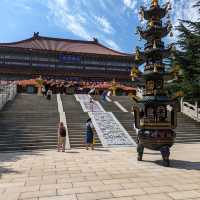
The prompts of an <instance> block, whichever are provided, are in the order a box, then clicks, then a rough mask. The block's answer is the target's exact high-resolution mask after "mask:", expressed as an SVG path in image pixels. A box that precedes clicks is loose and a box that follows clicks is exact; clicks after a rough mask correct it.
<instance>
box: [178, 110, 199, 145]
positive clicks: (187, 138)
mask: <svg viewBox="0 0 200 200" xmlns="http://www.w3.org/2000/svg"><path fill="white" fill-rule="evenodd" d="M175 131H176V142H177V143H195V142H200V122H197V121H195V120H193V119H192V118H190V117H188V116H186V115H184V114H183V113H178V126H177V128H176V129H175Z"/></svg>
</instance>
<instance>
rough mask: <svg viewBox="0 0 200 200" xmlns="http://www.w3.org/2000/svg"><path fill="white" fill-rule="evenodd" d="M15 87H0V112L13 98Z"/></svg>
mask: <svg viewBox="0 0 200 200" xmlns="http://www.w3.org/2000/svg"><path fill="white" fill-rule="evenodd" d="M16 94H17V85H16V84H15V83H10V84H3V85H0V110H1V109H2V108H3V106H4V105H5V104H6V103H7V102H8V101H11V100H13V99H14V98H15V96H16Z"/></svg>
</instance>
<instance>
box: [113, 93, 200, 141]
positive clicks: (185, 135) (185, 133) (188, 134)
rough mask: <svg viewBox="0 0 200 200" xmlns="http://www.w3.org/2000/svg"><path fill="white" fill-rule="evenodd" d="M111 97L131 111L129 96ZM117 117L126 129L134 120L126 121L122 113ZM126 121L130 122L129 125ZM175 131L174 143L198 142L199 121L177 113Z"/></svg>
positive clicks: (199, 134)
mask: <svg viewBox="0 0 200 200" xmlns="http://www.w3.org/2000/svg"><path fill="white" fill-rule="evenodd" d="M112 99H113V100H115V101H118V102H119V103H121V105H122V106H123V107H125V108H126V109H127V110H128V111H131V107H132V106H131V105H132V104H133V102H132V101H131V99H130V98H129V97H112ZM117 118H118V120H119V121H120V122H121V123H122V124H123V126H124V127H125V128H126V129H128V128H127V126H129V128H130V129H131V126H132V124H133V122H134V120H130V122H127V118H126V120H125V116H123V117H122V115H121V118H120V115H118V116H117ZM125 121H126V122H125ZM127 123H130V125H128V124H127ZM175 132H176V143H196V142H200V122H197V121H195V120H193V119H191V118H189V117H188V116H186V115H184V114H182V113H178V127H177V128H176V129H175Z"/></svg>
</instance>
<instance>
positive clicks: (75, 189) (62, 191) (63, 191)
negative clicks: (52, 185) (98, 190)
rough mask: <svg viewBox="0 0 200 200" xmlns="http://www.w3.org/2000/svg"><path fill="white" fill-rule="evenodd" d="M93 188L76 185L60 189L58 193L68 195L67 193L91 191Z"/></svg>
mask: <svg viewBox="0 0 200 200" xmlns="http://www.w3.org/2000/svg"><path fill="white" fill-rule="evenodd" d="M91 191H92V190H91V189H90V188H89V187H76V188H69V189H58V190H57V194H58V195H67V194H81V193H89V192H91Z"/></svg>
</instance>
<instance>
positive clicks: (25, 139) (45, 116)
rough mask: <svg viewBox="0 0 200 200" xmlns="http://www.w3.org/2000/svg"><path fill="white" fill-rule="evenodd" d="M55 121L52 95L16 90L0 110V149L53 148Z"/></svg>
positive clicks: (55, 110) (54, 105) (54, 99)
mask: <svg viewBox="0 0 200 200" xmlns="http://www.w3.org/2000/svg"><path fill="white" fill-rule="evenodd" d="M58 123H59V113H58V110H57V100H56V96H55V95H53V97H52V100H51V101H48V100H46V99H45V97H40V96H37V95H27V94H26V95H24V94H20V95H18V96H17V97H16V99H15V100H14V101H12V102H9V103H8V104H7V105H6V106H5V107H4V109H3V110H2V111H1V112H0V151H16V150H34V149H50V148H56V147H57V126H58Z"/></svg>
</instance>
